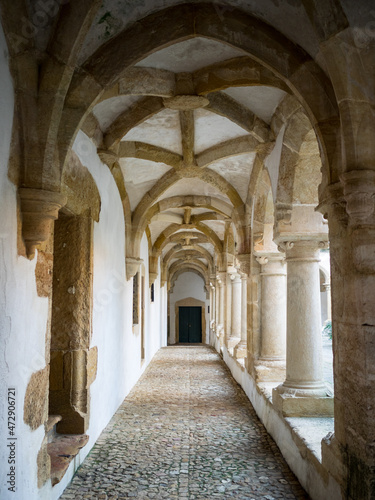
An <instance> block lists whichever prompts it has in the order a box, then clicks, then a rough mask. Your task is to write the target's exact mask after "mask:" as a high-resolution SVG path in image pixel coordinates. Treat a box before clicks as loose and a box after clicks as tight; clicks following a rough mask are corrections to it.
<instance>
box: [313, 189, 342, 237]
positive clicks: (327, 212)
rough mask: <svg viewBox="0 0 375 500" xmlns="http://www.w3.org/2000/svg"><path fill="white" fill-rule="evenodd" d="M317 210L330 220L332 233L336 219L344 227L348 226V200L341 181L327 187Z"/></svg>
mask: <svg viewBox="0 0 375 500" xmlns="http://www.w3.org/2000/svg"><path fill="white" fill-rule="evenodd" d="M315 210H316V211H317V212H320V213H321V214H322V215H323V217H324V218H325V219H328V220H329V222H330V231H331V233H332V228H333V225H334V222H335V221H337V222H338V223H339V224H340V225H341V226H343V227H346V226H347V224H348V214H347V212H346V201H345V198H344V192H343V185H342V183H341V182H336V183H334V184H331V185H329V186H327V187H326V189H325V190H324V192H323V194H322V195H321V196H320V202H319V205H318V206H317V207H316V209H315Z"/></svg>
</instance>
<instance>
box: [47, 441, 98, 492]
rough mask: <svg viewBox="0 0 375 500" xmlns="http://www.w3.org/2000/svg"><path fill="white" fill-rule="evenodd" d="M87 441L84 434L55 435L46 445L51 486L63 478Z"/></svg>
mask: <svg viewBox="0 0 375 500" xmlns="http://www.w3.org/2000/svg"><path fill="white" fill-rule="evenodd" d="M88 440H89V436H87V435H86V434H55V435H54V437H53V440H52V442H50V443H48V445H47V453H48V455H49V456H50V458H51V482H52V486H55V485H56V484H58V483H59V482H60V481H61V479H62V478H63V477H64V474H65V472H66V471H67V469H68V467H69V465H70V463H71V462H72V460H73V459H74V458H75V457H76V456H77V455H78V452H79V450H80V449H81V448H83V447H84V446H85V445H86V444H87V442H88Z"/></svg>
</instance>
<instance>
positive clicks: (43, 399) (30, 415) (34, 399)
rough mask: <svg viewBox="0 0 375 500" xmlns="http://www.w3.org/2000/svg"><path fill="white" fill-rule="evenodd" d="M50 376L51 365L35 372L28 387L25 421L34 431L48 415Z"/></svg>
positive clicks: (24, 410)
mask: <svg viewBox="0 0 375 500" xmlns="http://www.w3.org/2000/svg"><path fill="white" fill-rule="evenodd" d="M48 377H49V367H46V368H43V369H42V370H39V371H38V372H35V373H33V374H32V375H31V379H30V382H29V384H28V386H27V389H26V394H25V402H24V407H23V421H24V422H25V424H27V425H28V426H30V428H31V429H32V430H33V431H34V430H36V429H37V428H38V427H39V426H40V425H42V424H44V422H45V421H46V420H47V417H48Z"/></svg>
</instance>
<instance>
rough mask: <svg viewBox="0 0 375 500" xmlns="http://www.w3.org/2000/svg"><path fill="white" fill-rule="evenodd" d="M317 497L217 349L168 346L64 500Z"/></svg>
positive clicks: (104, 434) (102, 437)
mask: <svg viewBox="0 0 375 500" xmlns="http://www.w3.org/2000/svg"><path fill="white" fill-rule="evenodd" d="M84 498H91V499H113V500H114V499H118V500H120V499H125V498H135V499H159V498H167V499H189V500H190V499H191V500H193V499H196V500H198V499H206V498H209V499H215V498H221V499H227V498H228V499H229V498H236V499H254V500H256V499H265V500H273V499H279V498H288V499H289V498H290V499H295V498H296V499H307V498H308V496H307V495H306V493H305V492H304V490H303V489H302V488H301V486H300V484H299V483H298V481H297V479H296V478H295V476H294V475H293V473H292V472H291V471H290V469H289V467H288V466H287V464H286V463H285V461H284V460H283V458H282V456H281V454H280V452H279V450H278V448H277V446H276V445H275V443H274V441H273V440H272V438H271V437H270V436H269V435H268V434H267V432H266V430H265V429H264V427H263V425H262V424H261V422H260V421H259V419H258V418H257V416H256V414H255V412H254V410H253V408H252V406H251V405H250V403H249V401H248V399H247V397H246V395H245V394H244V392H243V391H242V389H241V388H240V387H239V386H238V385H237V383H236V382H235V381H234V380H233V378H232V377H231V375H230V373H229V371H228V369H227V368H226V366H225V364H224V362H223V361H222V360H221V358H220V357H219V356H218V354H217V353H216V352H215V351H214V350H213V349H211V348H210V347H207V346H191V347H190V346H176V347H167V348H164V349H161V350H160V351H159V352H158V353H157V354H156V356H155V357H154V359H153V361H152V363H151V364H150V366H149V367H148V369H147V371H146V372H145V374H144V375H143V376H142V377H141V379H140V380H139V382H138V383H137V384H136V386H135V387H134V389H133V390H132V392H131V393H130V394H129V396H128V397H127V398H126V399H125V401H124V402H123V404H122V405H121V407H120V408H119V410H118V411H117V413H116V414H115V415H114V417H113V418H112V420H111V422H110V424H109V425H108V427H107V428H106V429H105V430H104V431H103V433H102V434H101V436H100V438H99V440H98V442H97V443H96V445H95V446H94V448H93V449H92V451H91V452H90V454H89V455H88V457H87V458H86V460H85V462H84V463H83V465H82V466H81V467H80V469H79V470H78V472H77V474H76V475H75V477H74V479H73V481H72V483H71V484H70V486H69V487H68V488H67V489H66V490H65V492H64V494H63V495H62V496H61V499H63V500H68V499H76V500H79V499H84Z"/></svg>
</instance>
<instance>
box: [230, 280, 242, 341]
mask: <svg viewBox="0 0 375 500" xmlns="http://www.w3.org/2000/svg"><path fill="white" fill-rule="evenodd" d="M230 280H231V282H232V304H231V305H232V307H231V333H230V336H229V337H228V341H227V347H228V349H232V348H233V347H235V346H236V345H237V344H238V343H239V342H240V340H241V276H240V275H239V274H238V273H233V274H231V275H230Z"/></svg>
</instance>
